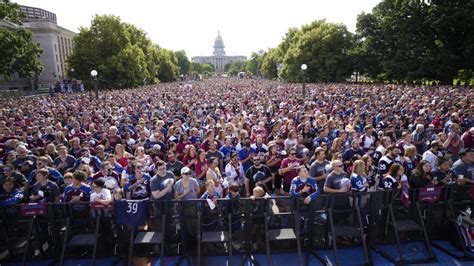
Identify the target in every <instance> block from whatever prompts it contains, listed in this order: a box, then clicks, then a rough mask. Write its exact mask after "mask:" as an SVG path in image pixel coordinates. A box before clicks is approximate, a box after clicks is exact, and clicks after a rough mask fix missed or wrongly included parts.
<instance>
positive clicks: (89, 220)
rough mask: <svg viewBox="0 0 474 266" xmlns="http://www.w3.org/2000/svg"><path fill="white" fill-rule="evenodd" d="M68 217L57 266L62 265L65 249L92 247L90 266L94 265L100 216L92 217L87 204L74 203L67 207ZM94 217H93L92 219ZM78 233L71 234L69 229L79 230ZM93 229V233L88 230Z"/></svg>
mask: <svg viewBox="0 0 474 266" xmlns="http://www.w3.org/2000/svg"><path fill="white" fill-rule="evenodd" d="M68 207H69V217H68V218H67V219H66V231H65V232H64V237H63V245H62V251H61V258H60V261H59V265H64V259H65V255H66V249H67V248H76V247H92V265H95V261H96V255H97V245H98V239H99V228H100V215H93V213H92V210H91V207H90V205H89V204H88V203H74V204H70V205H69V206H68ZM94 216H95V217H94ZM80 227H82V229H83V230H79V231H80V232H71V228H80ZM89 228H94V231H93V232H90V231H89V230H88V229H89Z"/></svg>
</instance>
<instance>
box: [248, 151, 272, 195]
mask: <svg viewBox="0 0 474 266" xmlns="http://www.w3.org/2000/svg"><path fill="white" fill-rule="evenodd" d="M252 159H253V166H252V167H250V168H249V169H248V170H247V172H245V181H244V184H245V196H246V197H250V191H253V188H254V187H255V183H256V182H262V183H265V184H267V186H268V185H270V184H271V182H272V172H271V170H270V168H269V167H268V166H266V165H264V164H262V163H261V161H260V156H259V155H258V154H254V155H253V158H252Z"/></svg>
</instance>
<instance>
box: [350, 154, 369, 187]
mask: <svg viewBox="0 0 474 266" xmlns="http://www.w3.org/2000/svg"><path fill="white" fill-rule="evenodd" d="M368 187H369V183H368V182H367V174H366V173H365V163H364V161H362V160H356V161H355V162H354V165H353V167H352V173H351V191H352V192H366V191H367V190H368Z"/></svg>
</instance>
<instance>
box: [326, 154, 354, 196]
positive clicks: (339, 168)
mask: <svg viewBox="0 0 474 266" xmlns="http://www.w3.org/2000/svg"><path fill="white" fill-rule="evenodd" d="M331 167H332V169H333V170H332V172H331V173H329V175H328V176H327V177H326V180H325V181H324V187H323V190H324V192H325V193H345V192H347V191H348V190H349V187H350V179H349V178H348V176H347V173H346V172H344V164H343V163H342V161H340V160H334V161H332V162H331Z"/></svg>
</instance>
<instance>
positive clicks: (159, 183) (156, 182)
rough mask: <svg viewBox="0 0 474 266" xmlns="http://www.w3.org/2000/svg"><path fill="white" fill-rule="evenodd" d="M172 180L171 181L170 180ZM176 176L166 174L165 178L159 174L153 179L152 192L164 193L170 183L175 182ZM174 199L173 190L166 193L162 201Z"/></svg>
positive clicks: (169, 173)
mask: <svg viewBox="0 0 474 266" xmlns="http://www.w3.org/2000/svg"><path fill="white" fill-rule="evenodd" d="M170 179H171V180H170ZM174 180H175V178H174V175H173V173H171V172H168V171H167V172H166V174H165V175H164V176H160V175H158V174H156V175H154V176H153V177H152V178H151V185H150V187H151V191H162V190H163V189H165V188H166V187H167V184H168V182H171V181H174ZM172 199H173V190H170V191H169V192H168V193H166V194H165V195H164V196H163V197H161V198H160V200H172Z"/></svg>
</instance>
